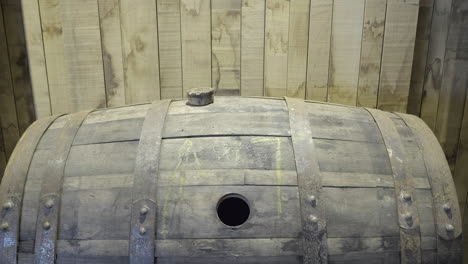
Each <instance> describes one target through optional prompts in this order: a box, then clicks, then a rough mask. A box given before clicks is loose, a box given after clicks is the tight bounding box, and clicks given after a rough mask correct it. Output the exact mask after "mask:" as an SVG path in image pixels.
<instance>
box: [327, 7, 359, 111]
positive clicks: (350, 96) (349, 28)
mask: <svg viewBox="0 0 468 264" xmlns="http://www.w3.org/2000/svg"><path fill="white" fill-rule="evenodd" d="M364 4H365V0H355V1H348V0H335V1H334V3H333V22H332V38H331V48H330V69H329V88H328V89H329V90H328V101H330V102H333V103H339V104H347V105H356V96H357V87H358V78H359V63H360V58H361V40H362V25H363V20H364Z"/></svg>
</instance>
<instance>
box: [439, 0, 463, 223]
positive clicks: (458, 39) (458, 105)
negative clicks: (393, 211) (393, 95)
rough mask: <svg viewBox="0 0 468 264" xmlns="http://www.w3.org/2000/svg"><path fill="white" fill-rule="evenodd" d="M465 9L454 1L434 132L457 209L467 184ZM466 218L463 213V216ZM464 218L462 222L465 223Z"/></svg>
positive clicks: (461, 205)
mask: <svg viewBox="0 0 468 264" xmlns="http://www.w3.org/2000/svg"><path fill="white" fill-rule="evenodd" d="M467 9H468V7H467V6H466V4H465V3H464V1H459V0H454V1H453V7H452V16H451V19H450V30H449V34H448V40H447V52H446V70H445V71H444V76H443V78H444V80H443V82H442V87H441V96H440V104H439V109H438V113H437V123H436V129H435V133H436V135H437V137H438V139H439V140H440V142H441V143H442V146H443V147H444V151H445V154H446V156H447V158H448V160H449V165H451V167H452V168H453V170H454V180H455V186H456V187H457V194H458V202H459V203H460V209H461V210H462V212H463V210H464V209H465V208H464V207H466V195H467V191H468V184H467V180H466V177H464V176H462V175H463V174H465V175H466V169H467V167H466V164H467V163H466V161H465V160H466V146H467V143H466V142H467V139H466V138H467V133H466V131H467V129H466V127H467V123H466V120H467V116H468V113H467V111H468V110H467V109H468V104H467V103H466V102H467V100H466V95H465V96H464V95H463V93H465V94H467V92H468V85H467V83H468V82H467V76H466V72H467V70H468V55H467V54H468V53H467V48H468V44H467V43H468V42H467V36H466V35H467V34H468V27H467V25H466V23H465V22H466V19H467V11H468V10H467ZM464 214H465V215H466V211H464V212H463V213H462V216H463V215H464ZM466 219H467V218H466V216H465V217H464V220H465V222H466Z"/></svg>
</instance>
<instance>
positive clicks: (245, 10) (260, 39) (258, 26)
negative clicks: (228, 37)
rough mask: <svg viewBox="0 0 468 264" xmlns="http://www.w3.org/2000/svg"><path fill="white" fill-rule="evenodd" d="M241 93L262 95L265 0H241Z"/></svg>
mask: <svg viewBox="0 0 468 264" xmlns="http://www.w3.org/2000/svg"><path fill="white" fill-rule="evenodd" d="M241 13H242V19H241V95H245V96H263V86H264V84H263V70H264V69H263V63H264V48H265V45H264V43H265V0H242V11H241Z"/></svg>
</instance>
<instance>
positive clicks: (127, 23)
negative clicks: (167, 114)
mask: <svg viewBox="0 0 468 264" xmlns="http://www.w3.org/2000/svg"><path fill="white" fill-rule="evenodd" d="M0 3H1V5H0V127H1V133H0V175H1V172H2V171H3V168H4V166H5V164H6V161H7V160H8V157H9V156H10V155H11V151H12V150H13V148H14V146H15V144H16V142H17V140H18V139H19V137H20V135H21V134H22V133H23V132H24V130H25V129H26V128H27V126H28V125H29V124H30V123H31V122H32V121H33V120H35V119H36V118H41V117H45V116H48V115H51V114H60V113H67V112H76V111H80V110H83V109H90V108H101V107H114V106H120V105H125V104H133V103H141V102H149V101H152V100H156V99H166V98H181V97H183V96H184V94H185V93H186V92H187V91H188V90H190V89H191V88H194V87H199V86H211V87H214V88H215V89H216V92H217V94H218V95H241V96H290V97H297V98H304V99H309V100H317V101H329V102H335V103H341V104H348V105H356V106H363V107H373V108H380V109H383V110H387V111H399V112H406V111H407V112H409V113H412V114H416V115H419V116H421V117H422V118H423V119H424V120H425V121H426V123H427V124H428V125H429V126H430V127H431V128H432V129H433V130H434V132H435V134H436V135H437V137H438V138H439V140H440V142H441V144H442V146H443V148H444V150H445V152H446V155H447V158H448V160H449V163H450V165H451V167H452V170H453V172H454V178H455V181H456V185H457V191H458V195H459V200H460V203H461V208H465V206H466V202H465V201H466V199H467V191H468V176H467V172H468V165H467V164H468V107H466V106H467V105H468V96H467V89H468V80H467V78H468V77H467V76H468V15H467V14H468V0H141V1H138V4H135V1H131V0H82V1H74V0H22V1H20V0H0ZM23 18H24V19H23ZM26 43H27V44H26ZM467 220H468V210H465V222H467V228H468V221H467Z"/></svg>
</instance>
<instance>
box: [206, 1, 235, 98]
mask: <svg viewBox="0 0 468 264" xmlns="http://www.w3.org/2000/svg"><path fill="white" fill-rule="evenodd" d="M241 6H242V0H212V1H211V48H212V51H211V52H212V59H211V66H212V72H211V79H212V81H211V86H212V87H213V88H214V89H215V91H216V94H219V95H240V79H241V77H240V74H241V72H240V66H241V65H240V59H241V58H240V49H241V38H240V37H241V34H240V32H241Z"/></svg>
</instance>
